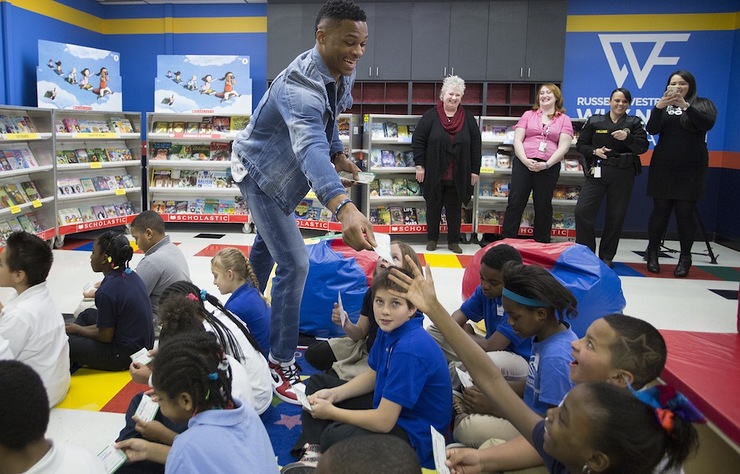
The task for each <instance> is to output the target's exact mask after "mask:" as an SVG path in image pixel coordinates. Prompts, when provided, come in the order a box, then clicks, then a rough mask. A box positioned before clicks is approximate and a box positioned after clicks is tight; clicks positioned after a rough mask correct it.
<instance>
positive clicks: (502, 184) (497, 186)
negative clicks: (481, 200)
mask: <svg viewBox="0 0 740 474" xmlns="http://www.w3.org/2000/svg"><path fill="white" fill-rule="evenodd" d="M491 194H492V195H493V196H494V197H509V180H508V179H497V180H494V181H493V188H492V192H491Z"/></svg>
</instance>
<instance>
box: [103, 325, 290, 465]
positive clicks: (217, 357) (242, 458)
mask: <svg viewBox="0 0 740 474" xmlns="http://www.w3.org/2000/svg"><path fill="white" fill-rule="evenodd" d="M223 356H224V352H223V349H222V348H221V346H220V345H219V344H218V342H217V341H216V340H215V339H214V338H213V336H212V335H209V334H203V333H194V332H190V333H185V334H180V335H177V336H174V337H173V338H172V339H171V340H170V341H169V342H168V343H167V344H164V345H163V346H162V347H161V348H160V349H159V351H158V353H157V357H156V358H155V359H154V361H153V362H152V385H153V387H154V396H155V398H156V400H157V401H158V403H159V408H160V410H161V412H162V414H163V415H164V416H166V417H167V418H169V419H170V420H172V421H174V422H176V423H186V422H187V424H188V429H187V430H186V431H185V432H183V433H182V434H180V435H178V436H177V437H176V438H175V439H174V442H173V443H172V448H171V449H168V447H167V446H164V445H160V444H157V443H152V442H150V441H146V440H143V439H128V440H125V441H122V442H120V443H116V447H117V448H120V449H123V450H124V452H125V453H126V455H127V456H128V457H129V459H130V460H133V461H138V460H143V459H148V460H151V461H157V462H161V463H164V464H165V472H166V473H169V472H173V473H174V472H177V473H182V472H193V473H202V472H241V471H243V470H244V467H245V466H249V469H250V470H252V471H254V472H260V473H262V472H264V473H269V472H274V473H277V472H278V466H277V463H276V461H275V454H274V452H273V449H272V445H271V444H270V439H269V438H268V436H267V432H266V431H265V427H264V425H263V424H262V421H261V420H260V418H259V416H257V414H256V413H255V412H254V410H251V409H249V408H248V407H247V406H246V405H245V404H244V403H242V402H241V401H240V400H238V399H234V398H232V395H231V371H230V369H229V364H228V362H227V361H226V359H225V358H224V357H223ZM165 461H166V462H165Z"/></svg>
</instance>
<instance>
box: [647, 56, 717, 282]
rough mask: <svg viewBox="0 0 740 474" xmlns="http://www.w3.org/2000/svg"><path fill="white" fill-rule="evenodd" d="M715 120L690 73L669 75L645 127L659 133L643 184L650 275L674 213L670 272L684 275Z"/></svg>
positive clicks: (656, 268) (688, 265) (657, 267)
mask: <svg viewBox="0 0 740 474" xmlns="http://www.w3.org/2000/svg"><path fill="white" fill-rule="evenodd" d="M716 118H717V109H716V108H715V106H714V104H713V103H712V101H711V100H709V99H705V98H701V97H697V96H696V79H694V76H693V75H692V74H691V73H690V72H688V71H683V70H679V71H676V72H674V73H672V74H671V75H670V76H669V77H668V84H667V86H666V90H665V93H663V97H661V98H660V100H659V101H658V103H657V104H655V107H653V110H652V112H651V113H650V119H648V123H647V127H646V128H647V131H648V133H650V134H652V135H656V134H660V138H659V139H658V144H657V145H656V146H655V150H654V151H653V157H652V159H651V161H650V171H649V173H648V188H647V193H648V196H650V197H652V198H653V212H652V213H651V214H650V220H649V221H648V248H647V268H648V271H650V272H652V273H659V272H660V265H659V264H658V251H659V250H660V242H661V240H662V239H663V237H664V236H665V233H666V230H667V229H668V221H669V220H670V217H671V212H674V211H675V213H676V225H677V227H678V238H679V242H680V246H681V254H680V256H679V258H678V265H676V268H675V271H674V272H673V275H674V276H676V277H679V278H682V277H685V276H687V275H688V274H689V269H690V268H691V247H692V246H693V244H694V235H695V234H696V217H695V214H696V202H697V201H698V200H699V198H701V196H702V195H703V194H704V184H705V181H706V177H707V167H708V163H709V152H708V151H707V142H706V135H707V132H708V131H709V130H711V129H712V127H713V126H714V121H715V120H716Z"/></svg>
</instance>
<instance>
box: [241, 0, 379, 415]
mask: <svg viewBox="0 0 740 474" xmlns="http://www.w3.org/2000/svg"><path fill="white" fill-rule="evenodd" d="M315 35H316V45H315V46H314V48H313V49H311V50H309V51H306V52H304V53H302V54H300V55H299V56H298V57H297V58H296V59H295V60H293V62H292V63H290V64H289V65H288V67H287V68H285V69H284V70H283V71H282V72H281V73H280V74H279V75H278V76H277V77H276V78H275V80H274V81H273V82H272V84H271V86H270V88H269V89H268V90H267V92H266V93H265V95H264V96H263V97H262V100H261V101H260V103H259V104H258V105H257V108H256V109H255V111H254V114H253V115H252V119H251V121H250V122H249V125H248V126H247V128H246V129H245V130H244V131H242V132H240V133H239V134H238V135H237V137H236V140H235V141H234V147H233V148H234V153H233V154H232V174H233V176H234V179H235V180H236V181H237V182H238V184H239V189H240V190H241V192H242V194H243V196H244V198H245V200H246V201H247V203H248V205H249V208H250V211H251V213H252V218H253V219H254V222H255V224H256V227H257V236H256V237H255V239H254V244H253V246H252V249H251V252H250V253H249V261H250V263H251V265H252V268H253V269H254V272H255V275H257V280H258V281H259V285H260V288H259V289H260V291H263V292H264V291H265V288H266V286H267V280H268V278H269V276H270V273H271V272H272V268H273V266H274V264H275V263H277V269H276V271H275V278H274V280H273V285H272V318H271V324H270V354H269V363H270V369H271V371H272V374H273V378H274V379H275V382H276V387H275V394H276V395H277V396H278V397H279V398H281V399H282V400H284V401H287V402H289V403H293V404H299V403H300V402H298V399H297V397H296V394H295V391H294V390H293V388H292V387H293V385H295V384H299V383H300V379H299V374H298V367H297V366H296V363H295V349H296V346H297V344H298V323H299V315H300V304H301V299H302V297H303V288H304V285H305V282H306V276H307V274H308V252H307V251H306V245H305V244H304V242H303V237H302V236H301V232H300V229H298V226H297V225H296V221H295V217H294V212H293V211H294V209H295V207H296V205H297V204H298V203H299V202H300V201H301V199H303V197H304V196H305V195H306V193H307V192H308V191H309V189H311V188H313V191H314V192H315V193H316V196H317V197H318V199H319V200H320V201H321V203H322V204H323V205H325V206H326V207H327V208H329V209H330V210H331V211H333V212H334V214H335V216H336V217H337V219H338V220H339V221H340V222H341V223H342V238H343V240H344V241H345V243H347V244H348V245H349V246H351V247H352V248H354V249H356V250H361V249H372V248H373V247H374V246H375V245H376V243H375V236H374V235H373V230H372V225H371V224H370V221H368V219H367V218H366V217H365V216H364V215H363V214H362V213H361V212H360V211H359V210H358V209H357V207H356V206H355V204H354V203H353V202H352V200H351V199H350V198H349V196H347V194H346V192H345V189H344V187H343V186H342V183H341V181H340V179H339V176H338V174H337V171H348V172H351V173H353V174H355V175H356V174H357V173H358V172H359V168H357V166H356V165H355V164H354V163H352V161H350V160H349V158H348V157H347V156H346V155H345V154H344V146H343V145H342V142H341V140H340V139H339V132H338V129H337V123H336V121H337V118H338V117H339V114H340V113H342V112H344V111H345V110H347V109H349V108H350V107H351V106H352V96H351V90H352V85H353V84H354V79H355V67H356V66H357V61H358V60H359V59H360V57H362V55H363V53H364V52H365V44H366V42H367V36H368V33H367V23H366V15H365V12H364V11H363V10H362V9H361V8H360V7H358V6H357V5H355V4H354V3H352V1H350V0H330V1H328V2H327V3H326V4H324V5H323V6H322V7H321V9H320V10H319V14H318V16H317V18H316V30H315Z"/></svg>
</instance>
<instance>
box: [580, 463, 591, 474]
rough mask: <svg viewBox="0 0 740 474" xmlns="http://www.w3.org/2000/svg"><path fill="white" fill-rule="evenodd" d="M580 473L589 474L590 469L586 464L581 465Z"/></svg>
mask: <svg viewBox="0 0 740 474" xmlns="http://www.w3.org/2000/svg"><path fill="white" fill-rule="evenodd" d="M581 472H582V473H583V474H591V468H590V467H588V464H587V463H584V464H583V469H581Z"/></svg>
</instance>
